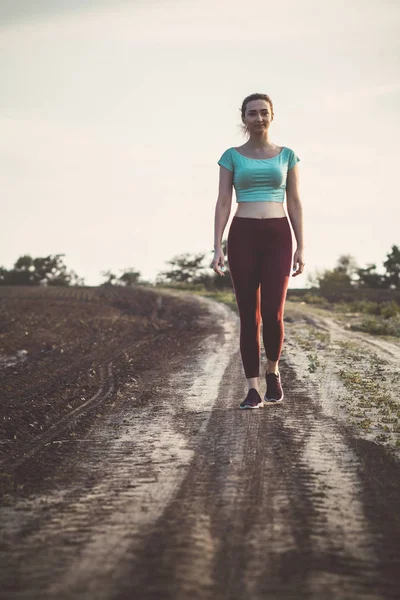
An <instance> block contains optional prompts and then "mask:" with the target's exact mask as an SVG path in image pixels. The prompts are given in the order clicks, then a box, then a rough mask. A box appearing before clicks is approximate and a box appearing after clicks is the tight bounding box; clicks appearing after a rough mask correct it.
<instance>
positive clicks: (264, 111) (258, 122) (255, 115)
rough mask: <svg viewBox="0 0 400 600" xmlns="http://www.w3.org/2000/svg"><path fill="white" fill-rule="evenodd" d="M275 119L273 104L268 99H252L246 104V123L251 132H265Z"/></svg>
mask: <svg viewBox="0 0 400 600" xmlns="http://www.w3.org/2000/svg"><path fill="white" fill-rule="evenodd" d="M272 120H273V116H272V111H271V106H270V104H269V102H267V101H266V100H252V101H251V102H248V103H247V105H246V112H245V118H244V123H245V125H247V128H248V130H249V133H256V134H260V133H265V132H266V131H267V130H268V127H269V126H270V124H271V121H272Z"/></svg>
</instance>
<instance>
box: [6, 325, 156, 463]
mask: <svg viewBox="0 0 400 600" xmlns="http://www.w3.org/2000/svg"><path fill="white" fill-rule="evenodd" d="M163 335H164V334H158V335H156V336H153V337H152V338H147V339H144V340H141V341H139V342H136V343H135V344H131V345H130V346H128V347H126V348H124V351H125V352H126V351H129V352H133V351H137V350H138V349H139V348H142V347H143V346H144V345H146V344H150V343H153V342H154V341H155V340H157V339H159V338H160V337H163ZM115 360H116V357H115V358H114V362H115ZM97 370H98V377H99V383H100V388H99V390H98V391H97V392H96V393H95V394H94V395H93V396H91V397H90V398H88V399H87V400H86V401H85V402H83V403H82V404H80V405H79V406H77V407H76V408H74V409H73V410H71V411H69V412H68V413H67V414H66V415H64V416H63V417H62V418H61V419H58V420H57V421H55V422H54V423H52V424H51V425H50V427H49V428H48V429H47V430H46V431H45V432H44V433H43V435H41V436H39V438H38V439H37V440H35V441H34V443H33V445H32V447H31V448H30V449H29V450H26V451H24V453H23V456H21V458H19V459H17V460H15V458H14V457H6V458H5V459H3V460H1V461H0V467H6V466H9V467H12V469H17V468H18V467H20V466H21V465H22V464H24V463H25V462H26V461H28V460H29V459H31V458H32V457H33V456H34V455H35V454H36V453H37V452H38V451H39V450H41V449H42V448H43V447H44V446H47V445H48V444H50V443H51V442H52V441H53V440H55V439H56V438H57V437H59V436H60V435H61V434H62V433H63V432H64V431H65V430H67V429H69V428H70V427H71V425H72V424H73V423H74V422H75V421H76V419H77V418H78V417H80V416H82V415H84V414H86V413H87V412H88V411H89V410H94V409H95V408H98V407H99V406H100V405H101V403H102V402H104V400H106V399H107V398H109V397H110V396H111V395H112V394H113V392H114V387H115V382H114V377H113V360H110V361H109V362H108V363H107V365H103V364H100V365H98V367H97Z"/></svg>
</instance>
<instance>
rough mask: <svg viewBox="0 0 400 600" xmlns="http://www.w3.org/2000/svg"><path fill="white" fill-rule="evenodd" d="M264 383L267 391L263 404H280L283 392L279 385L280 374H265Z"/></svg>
mask: <svg viewBox="0 0 400 600" xmlns="http://www.w3.org/2000/svg"><path fill="white" fill-rule="evenodd" d="M265 381H266V383H267V391H266V392H265V396H264V404H268V405H269V404H282V400H283V390H282V385H281V374H280V373H278V374H276V373H266V374H265Z"/></svg>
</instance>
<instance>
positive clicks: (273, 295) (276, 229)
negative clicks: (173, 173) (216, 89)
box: [211, 94, 305, 408]
mask: <svg viewBox="0 0 400 600" xmlns="http://www.w3.org/2000/svg"><path fill="white" fill-rule="evenodd" d="M241 117H242V122H243V126H244V129H245V131H246V132H247V133H248V134H249V136H250V137H249V139H248V141H247V142H246V143H245V144H243V146H239V147H237V148H233V147H232V148H228V149H227V150H225V152H224V153H223V154H222V156H221V158H220V159H219V161H218V164H219V165H220V173H219V192H218V200H217V204H216V208H215V237H214V258H213V261H212V263H211V267H212V268H213V269H214V271H215V272H216V273H218V275H221V276H224V272H223V270H224V269H225V259H224V253H223V251H222V236H223V232H224V229H225V227H226V224H227V222H228V219H229V215H230V212H231V205H232V186H233V187H234V188H235V192H236V202H237V203H238V206H237V209H236V212H235V215H234V217H233V219H232V223H231V226H230V228H229V233H228V239H227V255H228V262H229V270H230V274H231V279H232V283H233V288H234V292H235V297H236V303H237V306H238V311H239V317H240V352H241V356H242V362H243V368H244V372H245V375H246V378H247V383H248V393H247V396H246V398H245V399H244V400H243V402H242V403H241V404H240V408H258V407H259V406H263V405H274V404H277V403H279V404H280V403H281V402H282V399H283V390H282V382H281V377H280V371H279V367H278V362H279V358H280V354H281V351H282V345H283V339H284V325H283V314H284V304H285V300H286V293H287V288H288V285H289V277H290V271H291V268H292V266H293V270H294V271H295V272H294V273H293V277H295V276H297V275H300V273H302V272H303V269H304V264H305V263H304V243H303V211H302V205H301V201H300V195H299V173H298V169H299V167H298V166H297V162H298V161H299V160H300V158H299V157H298V156H297V155H296V154H295V152H294V151H293V150H291V149H290V148H288V147H287V146H283V147H279V146H277V145H276V144H274V143H273V142H271V139H270V134H269V128H270V125H271V123H272V120H273V118H274V109H273V104H272V100H271V98H270V97H269V96H268V95H267V94H252V95H250V96H248V97H247V98H245V99H244V101H243V104H242V108H241ZM285 191H286V199H287V209H288V213H289V217H290V222H291V224H292V227H293V230H294V233H295V236H296V242H297V249H296V252H295V253H294V256H293V252H292V250H293V249H292V235H291V231H290V225H289V220H288V217H287V215H286V213H285V211H284V208H283V203H284V200H285ZM261 319H262V323H263V342H264V348H265V353H266V357H267V370H266V373H265V379H266V384H267V391H266V393H265V396H264V402H263V400H262V399H261V396H260V393H259V369H260V327H261Z"/></svg>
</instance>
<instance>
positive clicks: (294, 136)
mask: <svg viewBox="0 0 400 600" xmlns="http://www.w3.org/2000/svg"><path fill="white" fill-rule="evenodd" d="M399 40H400V5H399V3H398V2H395V1H391V0H379V1H378V0H375V1H374V0H371V1H370V2H368V3H367V2H365V0H354V1H353V2H351V3H350V2H348V0H346V1H344V0H336V2H331V1H330V0H302V1H298V0H285V2H283V3H282V2H268V0H253V1H251V2H243V1H241V2H238V1H236V0H184V1H183V0H181V1H177V0H162V1H161V0H160V1H154V0H153V1H152V0H150V1H149V0H146V1H145V0H140V1H134V0H132V1H130V0H125V1H123V2H121V1H117V0H114V1H109V2H108V1H107V0H101V1H98V0H97V1H96V0H91V1H88V0H87V1H86V2H83V1H82V0H68V1H67V0H58V1H56V0H46V1H43V0H42V1H41V2H38V1H36V2H35V3H32V2H31V1H28V0H24V1H20V2H19V3H18V6H17V5H16V3H10V2H9V1H8V0H1V2H0V77H1V82H2V86H1V87H2V92H1V94H0V125H1V135H0V156H1V161H0V182H1V191H2V228H1V238H0V266H3V267H5V268H11V267H12V265H13V264H14V262H15V261H16V260H17V259H18V258H19V257H20V256H21V255H23V254H31V255H32V256H33V257H37V256H47V255H49V254H59V253H64V254H65V257H64V261H65V264H66V265H67V267H68V269H73V270H75V271H76V272H77V273H78V275H80V276H81V277H84V278H85V283H86V285H97V284H98V283H100V282H101V281H103V278H102V276H101V271H103V270H112V271H114V272H115V273H116V274H117V275H120V274H121V273H122V270H123V269H128V268H130V267H132V268H134V269H136V270H138V271H140V272H141V274H142V276H143V277H144V278H146V279H150V280H154V278H155V276H156V274H157V273H158V272H159V271H161V270H164V269H166V268H167V266H168V265H167V264H166V261H167V260H170V259H172V258H173V257H174V256H176V255H178V254H183V253H190V254H195V253H198V252H202V253H203V252H204V253H207V255H208V257H209V261H210V262H211V260H212V256H213V255H212V248H213V242H214V210H215V203H216V200H217V193H218V177H219V166H218V164H217V161H218V159H219V157H220V156H221V154H222V153H223V152H224V150H226V149H227V148H229V147H231V146H240V145H242V144H243V143H244V142H245V141H246V139H247V138H246V137H244V136H243V135H242V133H241V132H240V124H241V120H240V107H241V104H242V101H243V99H244V98H245V97H246V96H248V95H249V94H251V93H254V92H261V93H266V94H268V95H269V96H270V97H271V98H272V100H273V103H274V113H275V118H274V121H273V123H272V125H271V127H270V140H271V143H275V144H277V145H279V146H288V147H289V148H292V149H293V150H294V151H295V152H296V154H297V155H298V156H299V157H300V163H299V173H300V195H301V200H302V204H303V211H304V239H305V263H306V268H305V271H304V273H303V275H301V276H298V277H295V278H293V277H292V278H291V281H290V287H291V288H294V287H304V286H307V280H306V273H307V272H314V271H315V269H324V268H332V267H333V266H334V265H335V264H336V261H337V259H338V257H339V256H340V255H341V254H352V255H353V256H354V257H355V259H356V260H357V262H358V264H359V266H362V267H364V266H366V265H367V263H376V264H377V266H378V270H382V268H381V265H382V263H383V261H384V260H385V259H386V254H387V253H388V252H389V251H390V248H391V246H392V245H393V244H397V245H399V244H400V233H399V232H400V198H399V191H398V185H397V181H398V177H397V174H398V169H399V165H400V160H399V159H400V152H399V134H400V127H399V123H400V119H399V100H400V69H399V67H400V64H399V63H400V42H399ZM236 207H237V204H236V197H235V192H233V200H232V211H231V215H230V219H229V221H228V224H227V227H226V229H225V232H224V239H225V238H226V237H227V235H228V230H229V226H230V223H231V220H232V218H233V215H234V212H235V210H236ZM210 273H212V271H211V269H210Z"/></svg>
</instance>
